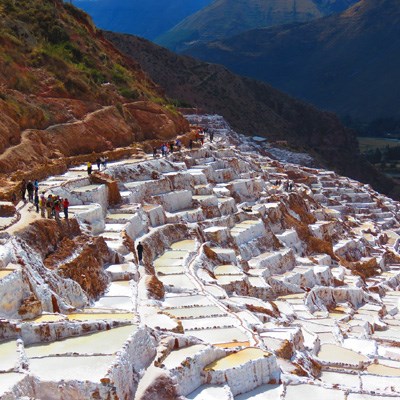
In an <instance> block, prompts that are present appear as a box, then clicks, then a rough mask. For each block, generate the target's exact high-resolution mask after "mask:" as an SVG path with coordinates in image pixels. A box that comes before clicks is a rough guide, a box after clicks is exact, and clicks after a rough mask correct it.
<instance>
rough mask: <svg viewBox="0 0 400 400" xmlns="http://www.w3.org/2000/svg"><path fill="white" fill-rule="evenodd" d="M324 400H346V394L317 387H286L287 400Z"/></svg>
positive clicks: (301, 385)
mask: <svg viewBox="0 0 400 400" xmlns="http://www.w3.org/2000/svg"><path fill="white" fill-rule="evenodd" d="M300 399H301V400H303V399H310V400H311V399H313V400H314V399H315V400H317V399H318V400H319V399H321V400H322V399H323V400H345V395H344V392H341V391H340V390H334V389H325V388H323V387H321V386H316V385H303V384H300V385H289V386H287V387H286V395H285V400H300Z"/></svg>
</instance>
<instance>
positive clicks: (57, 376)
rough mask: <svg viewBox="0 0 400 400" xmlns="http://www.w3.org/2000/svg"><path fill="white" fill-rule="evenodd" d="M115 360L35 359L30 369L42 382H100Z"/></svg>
mask: <svg viewBox="0 0 400 400" xmlns="http://www.w3.org/2000/svg"><path fill="white" fill-rule="evenodd" d="M114 360H115V356H96V357H90V356H83V357H82V356H76V355H74V356H72V357H45V358H33V359H31V360H30V361H29V369H30V371H31V373H32V374H33V375H35V376H37V377H38V378H39V379H41V380H42V381H61V380H64V381H67V380H77V381H81V382H82V381H90V382H100V379H102V378H103V377H104V376H105V375H106V374H107V371H108V368H109V367H110V366H111V364H112V363H113V362H114Z"/></svg>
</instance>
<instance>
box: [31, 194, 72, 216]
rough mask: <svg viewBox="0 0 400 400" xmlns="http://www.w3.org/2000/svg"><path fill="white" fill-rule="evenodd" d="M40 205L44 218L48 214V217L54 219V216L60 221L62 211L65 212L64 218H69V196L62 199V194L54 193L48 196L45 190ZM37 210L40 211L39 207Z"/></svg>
mask: <svg viewBox="0 0 400 400" xmlns="http://www.w3.org/2000/svg"><path fill="white" fill-rule="evenodd" d="M39 207H40V213H41V216H42V217H43V218H45V217H46V216H47V218H49V219H52V218H53V217H54V218H55V219H56V221H60V212H63V213H64V218H65V219H66V220H68V209H69V200H68V199H67V198H65V199H62V198H60V196H55V195H52V194H49V195H48V196H47V197H46V196H45V192H42V194H41V196H40V199H39ZM36 210H37V212H39V211H38V209H36Z"/></svg>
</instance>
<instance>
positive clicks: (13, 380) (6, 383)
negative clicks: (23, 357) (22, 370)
mask: <svg viewBox="0 0 400 400" xmlns="http://www.w3.org/2000/svg"><path fill="white" fill-rule="evenodd" d="M25 376H26V375H24V374H18V373H16V372H7V373H2V374H0V398H2V397H1V396H2V394H3V393H4V392H6V391H7V390H9V389H10V388H12V387H13V386H14V385H15V384H17V383H18V382H19V381H20V380H21V379H23V378H24V377H25Z"/></svg>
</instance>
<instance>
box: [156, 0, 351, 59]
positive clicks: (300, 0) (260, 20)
mask: <svg viewBox="0 0 400 400" xmlns="http://www.w3.org/2000/svg"><path fill="white" fill-rule="evenodd" d="M356 1H358V0H215V1H214V2H213V3H211V4H210V5H209V6H208V7H205V8H203V9H202V10H200V11H198V12H197V13H195V14H193V15H190V16H189V17H187V18H186V19H184V20H183V21H181V22H180V23H179V24H178V25H176V26H175V27H174V28H172V29H171V30H170V31H168V32H166V33H165V34H163V35H161V36H160V37H158V38H156V40H155V41H156V42H157V43H158V44H160V45H162V46H165V47H168V48H170V49H171V50H175V51H182V50H184V49H186V48H188V47H190V46H191V45H193V43H199V42H208V41H211V40H215V39H221V38H225V37H229V36H233V35H236V34H238V33H240V32H244V31H247V30H250V29H255V28H264V27H269V26H274V25H282V24H288V23H293V22H303V21H310V20H313V19H316V18H320V17H322V16H325V15H328V14H330V13H332V12H338V11H342V10H344V9H346V8H347V7H349V6H350V5H351V4H354V3H355V2H356Z"/></svg>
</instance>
